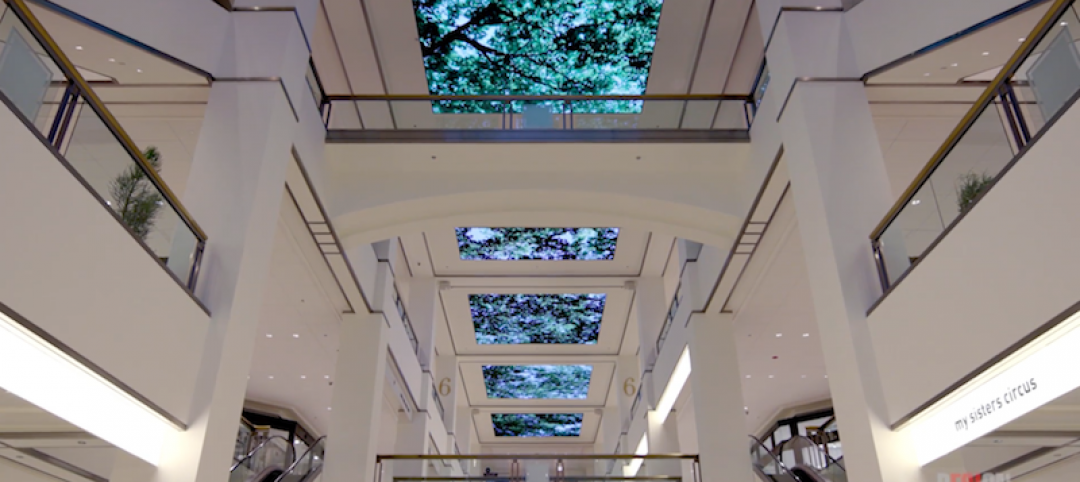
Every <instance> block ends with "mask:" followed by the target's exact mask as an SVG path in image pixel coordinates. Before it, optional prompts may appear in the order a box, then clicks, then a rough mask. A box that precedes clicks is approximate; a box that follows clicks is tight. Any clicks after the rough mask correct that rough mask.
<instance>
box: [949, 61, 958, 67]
mask: <svg viewBox="0 0 1080 482" xmlns="http://www.w3.org/2000/svg"><path fill="white" fill-rule="evenodd" d="M959 66H960V64H958V63H956V62H953V63H952V64H950V65H949V67H959Z"/></svg>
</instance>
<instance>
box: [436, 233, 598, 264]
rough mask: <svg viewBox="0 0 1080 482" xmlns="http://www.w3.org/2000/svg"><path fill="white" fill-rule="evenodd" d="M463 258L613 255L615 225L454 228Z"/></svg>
mask: <svg viewBox="0 0 1080 482" xmlns="http://www.w3.org/2000/svg"><path fill="white" fill-rule="evenodd" d="M455 231H456V234H457V242H458V252H459V253H460V255H461V259H463V260H500V261H522V260H534V261H537V260H541V261H550V260H575V261H595V260H611V259H614V258H615V245H616V244H617V242H618V240H619V228H482V227H476V228H456V229H455Z"/></svg>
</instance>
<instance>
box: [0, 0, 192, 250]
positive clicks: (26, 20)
mask: <svg viewBox="0 0 1080 482" xmlns="http://www.w3.org/2000/svg"><path fill="white" fill-rule="evenodd" d="M4 3H5V4H7V5H8V6H9V7H11V10H12V12H14V13H15V15H16V16H18V17H19V19H20V20H22V22H23V24H25V25H26V27H27V28H28V29H29V30H30V33H31V34H32V35H33V36H34V38H36V39H37V41H38V42H39V43H41V46H42V48H44V49H45V51H46V53H48V54H49V56H50V57H52V60H53V61H55V62H56V65H57V67H59V68H60V71H61V72H63V73H64V76H66V77H67V78H68V79H69V80H70V81H71V82H72V83H74V84H75V87H76V88H77V89H78V91H79V93H80V94H82V96H83V98H84V99H86V103H87V105H89V106H90V108H91V109H93V110H94V112H95V113H97V115H98V117H100V118H101V120H102V122H103V123H104V124H105V126H106V127H107V128H108V129H109V131H110V132H112V134H113V135H114V136H116V138H117V139H118V140H119V141H120V144H121V145H122V146H124V149H125V150H126V151H128V154H129V155H131V156H132V157H134V158H135V161H136V162H138V163H139V165H140V166H141V167H142V169H143V171H144V172H145V173H146V175H147V177H149V178H150V180H151V182H153V184H154V185H155V186H156V187H157V188H158V189H159V190H160V191H161V193H162V194H163V195H164V196H165V199H167V200H168V202H169V204H171V205H172V207H173V208H174V209H176V212H177V214H178V215H180V219H182V220H183V221H184V223H185V224H187V225H188V227H189V228H191V230H192V231H193V232H194V233H195V235H196V236H197V237H198V238H199V239H200V240H201V241H206V239H207V236H206V232H205V231H203V230H202V228H201V227H199V224H198V223H196V222H195V219H194V218H193V217H192V216H191V213H189V212H188V211H187V209H186V208H184V205H183V204H181V203H180V199H179V198H177V197H176V194H174V193H173V192H172V190H171V189H169V186H168V185H167V184H165V181H164V180H162V179H161V175H160V174H158V172H157V170H155V169H154V168H153V167H152V166H151V165H150V162H149V161H147V160H146V156H143V153H142V151H140V150H139V148H138V147H137V146H136V145H135V142H134V141H132V140H131V137H130V136H128V134H127V132H125V131H124V129H123V128H121V127H120V123H119V122H117V120H116V118H115V117H113V115H112V113H111V112H109V110H108V109H106V108H105V103H104V102H102V101H101V98H100V97H98V95H97V93H96V92H94V91H93V89H91V88H90V84H88V83H87V82H86V79H84V78H83V76H82V74H80V73H79V71H78V69H76V68H75V64H73V63H72V62H71V59H69V58H68V57H67V55H64V52H63V51H62V50H61V49H60V46H59V45H58V44H57V43H56V41H55V40H53V38H52V36H51V35H49V32H47V31H46V30H45V27H44V26H43V25H42V24H41V22H40V21H39V20H38V19H37V17H36V16H34V13H33V12H31V11H30V8H29V7H27V5H26V2H25V0H4Z"/></svg>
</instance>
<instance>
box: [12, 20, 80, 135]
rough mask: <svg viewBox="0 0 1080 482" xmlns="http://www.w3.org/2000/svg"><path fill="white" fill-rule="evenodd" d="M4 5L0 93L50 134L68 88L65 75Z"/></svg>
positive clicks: (44, 132) (44, 131)
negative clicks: (65, 90) (61, 100)
mask: <svg viewBox="0 0 1080 482" xmlns="http://www.w3.org/2000/svg"><path fill="white" fill-rule="evenodd" d="M0 8H2V9H3V10H2V14H0V15H2V18H0V92H3V94H4V95H5V96H7V98H8V100H10V101H11V103H13V104H15V108H16V110H18V111H19V112H20V113H21V114H23V116H24V117H26V118H27V120H29V121H30V122H31V123H33V124H34V127H36V128H37V131H38V132H39V133H41V135H43V136H45V137H48V135H49V130H50V128H51V127H52V124H53V119H54V118H55V117H56V113H57V112H58V110H59V103H60V99H62V98H63V95H64V89H65V88H66V83H65V82H64V76H63V75H62V74H61V73H60V68H59V67H57V66H56V63H55V62H53V60H52V58H51V57H49V56H48V55H47V54H46V53H45V49H43V48H42V47H41V44H39V43H38V42H37V40H36V39H35V38H34V36H33V34H31V33H30V31H29V30H27V29H26V27H25V26H24V25H23V24H22V22H21V21H20V20H19V18H18V17H16V16H15V13H14V12H12V11H11V10H10V9H8V8H7V7H6V6H3V5H0Z"/></svg>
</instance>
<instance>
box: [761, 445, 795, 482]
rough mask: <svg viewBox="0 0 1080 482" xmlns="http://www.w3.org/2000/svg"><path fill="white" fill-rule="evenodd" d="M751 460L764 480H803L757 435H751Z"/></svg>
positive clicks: (783, 481) (770, 481)
mask: <svg viewBox="0 0 1080 482" xmlns="http://www.w3.org/2000/svg"><path fill="white" fill-rule="evenodd" d="M750 461H751V463H752V464H753V466H754V473H755V474H757V476H758V478H759V479H761V480H762V482H803V481H802V479H799V478H798V477H795V475H794V474H792V473H791V471H789V470H788V469H787V467H785V466H784V463H783V462H782V461H781V460H780V459H778V458H777V457H776V455H775V454H773V453H772V451H771V450H769V449H768V447H765V444H763V443H761V440H758V439H757V437H754V436H753V435H751V436H750Z"/></svg>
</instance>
